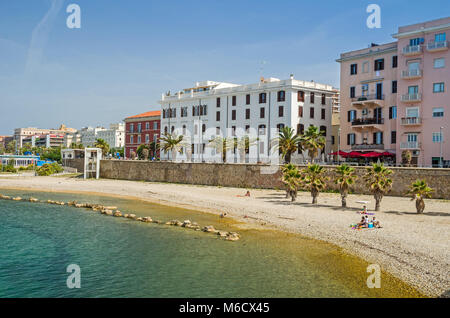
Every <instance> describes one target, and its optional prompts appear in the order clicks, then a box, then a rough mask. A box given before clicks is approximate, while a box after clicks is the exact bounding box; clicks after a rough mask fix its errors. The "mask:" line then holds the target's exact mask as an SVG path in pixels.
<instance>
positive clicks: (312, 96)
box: [309, 92, 314, 104]
mask: <svg viewBox="0 0 450 318" xmlns="http://www.w3.org/2000/svg"><path fill="white" fill-rule="evenodd" d="M309 102H310V103H311V104H314V92H311V94H310V95H309Z"/></svg>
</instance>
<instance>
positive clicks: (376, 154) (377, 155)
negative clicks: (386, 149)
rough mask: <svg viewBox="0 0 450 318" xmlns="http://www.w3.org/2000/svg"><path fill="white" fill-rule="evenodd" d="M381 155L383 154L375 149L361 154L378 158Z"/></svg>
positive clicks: (365, 156)
mask: <svg viewBox="0 0 450 318" xmlns="http://www.w3.org/2000/svg"><path fill="white" fill-rule="evenodd" d="M381 156H382V154H381V153H379V152H375V151H372V152H368V153H363V154H361V157H364V158H377V157H381Z"/></svg>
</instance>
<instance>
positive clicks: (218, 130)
mask: <svg viewBox="0 0 450 318" xmlns="http://www.w3.org/2000/svg"><path fill="white" fill-rule="evenodd" d="M216 135H218V136H220V127H216Z"/></svg>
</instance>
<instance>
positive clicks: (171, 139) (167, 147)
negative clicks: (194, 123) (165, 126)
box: [161, 133, 183, 161]
mask: <svg viewBox="0 0 450 318" xmlns="http://www.w3.org/2000/svg"><path fill="white" fill-rule="evenodd" d="M182 141H183V136H182V135H179V136H177V135H175V134H168V133H167V134H164V135H162V136H161V149H162V150H163V151H164V152H168V151H170V152H171V154H172V160H174V161H175V160H176V158H177V152H180V150H181V147H182V144H181V142H182Z"/></svg>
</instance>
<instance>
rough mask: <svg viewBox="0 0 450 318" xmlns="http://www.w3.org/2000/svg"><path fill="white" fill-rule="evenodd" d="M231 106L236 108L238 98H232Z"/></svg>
mask: <svg viewBox="0 0 450 318" xmlns="http://www.w3.org/2000/svg"><path fill="white" fill-rule="evenodd" d="M231 106H236V96H231Z"/></svg>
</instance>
